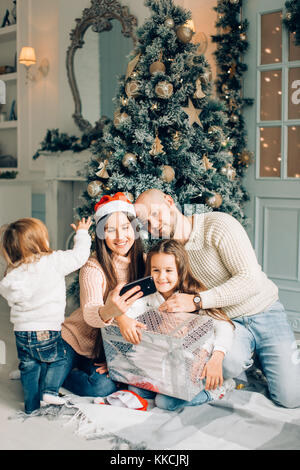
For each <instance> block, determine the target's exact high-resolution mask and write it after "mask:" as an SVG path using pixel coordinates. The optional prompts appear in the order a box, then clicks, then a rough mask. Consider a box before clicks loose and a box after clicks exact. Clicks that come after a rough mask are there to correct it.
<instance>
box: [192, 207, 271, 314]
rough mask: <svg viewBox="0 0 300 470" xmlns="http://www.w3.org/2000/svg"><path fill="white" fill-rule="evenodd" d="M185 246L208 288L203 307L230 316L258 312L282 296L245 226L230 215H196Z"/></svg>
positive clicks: (194, 268) (203, 298)
mask: <svg viewBox="0 0 300 470" xmlns="http://www.w3.org/2000/svg"><path fill="white" fill-rule="evenodd" d="M185 248H186V250H187V252H188V254H189V260H190V264H191V268H192V271H193V274H194V275H195V277H196V278H198V279H199V280H201V281H202V282H203V284H204V285H205V286H206V288H207V289H208V290H206V291H204V292H201V298H202V307H203V308H204V309H206V308H222V309H223V310H224V311H225V312H226V313H227V315H228V316H229V317H230V318H236V317H239V316H243V315H254V314H256V313H259V312H262V311H264V310H265V309H267V308H268V307H269V306H271V305H272V304H273V303H274V302H275V301H276V300H277V299H278V288H277V286H276V285H275V284H274V283H273V282H272V281H271V280H270V279H268V278H267V276H266V275H265V273H263V272H262V270H261V267H260V265H259V264H258V262H257V259H256V255H255V252H254V250H253V248H252V245H251V242H250V240H249V238H248V235H247V234H246V231H245V230H244V228H243V227H242V225H241V224H240V223H239V222H238V221H237V220H236V219H234V218H233V217H232V216H230V215H228V214H224V213H222V212H209V213H204V214H196V215H194V216H193V228H192V233H191V235H190V238H189V240H188V242H187V243H186V245H185Z"/></svg>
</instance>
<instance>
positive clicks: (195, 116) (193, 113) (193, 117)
mask: <svg viewBox="0 0 300 470" xmlns="http://www.w3.org/2000/svg"><path fill="white" fill-rule="evenodd" d="M182 109H183V111H184V112H185V114H187V115H188V117H189V123H190V126H192V125H193V124H194V123H196V124H198V126H200V127H202V128H203V125H202V123H201V121H200V119H199V114H200V113H201V109H196V108H195V106H194V105H193V102H192V100H191V98H189V105H188V107H186V108H182Z"/></svg>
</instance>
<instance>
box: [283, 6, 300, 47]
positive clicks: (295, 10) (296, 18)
mask: <svg viewBox="0 0 300 470" xmlns="http://www.w3.org/2000/svg"><path fill="white" fill-rule="evenodd" d="M285 7H286V10H287V11H286V14H285V17H284V19H283V23H284V24H285V26H286V27H287V28H288V30H289V32H290V33H294V35H295V38H294V39H295V45H296V46H300V0H289V1H287V2H285Z"/></svg>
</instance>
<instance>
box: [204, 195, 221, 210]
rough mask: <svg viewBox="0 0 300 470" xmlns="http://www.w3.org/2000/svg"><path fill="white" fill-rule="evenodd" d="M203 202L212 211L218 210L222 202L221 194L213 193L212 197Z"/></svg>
mask: <svg viewBox="0 0 300 470" xmlns="http://www.w3.org/2000/svg"><path fill="white" fill-rule="evenodd" d="M205 202H206V204H207V205H208V206H209V207H211V208H212V209H218V208H219V207H220V206H221V204H222V202H223V198H222V196H221V194H218V193H215V194H214V195H213V196H210V197H207V198H206V199H205Z"/></svg>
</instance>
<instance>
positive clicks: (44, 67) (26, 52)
mask: <svg viewBox="0 0 300 470" xmlns="http://www.w3.org/2000/svg"><path fill="white" fill-rule="evenodd" d="M19 62H20V64H23V65H25V67H26V83H28V80H31V81H37V80H40V79H41V78H42V77H46V76H47V75H48V72H49V61H48V59H42V61H41V63H40V65H39V67H38V69H37V72H36V73H35V74H33V73H30V67H31V66H32V65H34V64H36V56H35V50H34V48H33V47H28V46H25V47H22V49H21V52H20V56H19Z"/></svg>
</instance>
